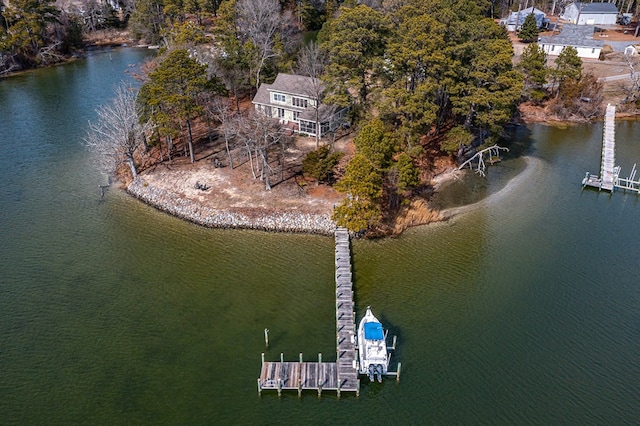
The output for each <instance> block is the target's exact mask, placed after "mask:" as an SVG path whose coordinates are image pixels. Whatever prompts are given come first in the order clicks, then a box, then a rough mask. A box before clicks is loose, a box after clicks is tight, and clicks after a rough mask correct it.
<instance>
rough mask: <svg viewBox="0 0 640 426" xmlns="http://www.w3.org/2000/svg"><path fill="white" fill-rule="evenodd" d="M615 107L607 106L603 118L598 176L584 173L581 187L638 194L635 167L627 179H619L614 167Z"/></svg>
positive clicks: (616, 167) (616, 168)
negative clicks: (620, 190) (619, 190)
mask: <svg viewBox="0 0 640 426" xmlns="http://www.w3.org/2000/svg"><path fill="white" fill-rule="evenodd" d="M615 120H616V107H615V105H611V104H609V105H607V111H606V114H605V117H604V130H603V134H602V154H601V162H600V176H598V175H593V174H591V173H589V172H587V173H586V175H585V177H584V179H582V187H583V188H584V187H587V186H590V187H592V188H598V190H605V191H610V192H613V191H614V190H615V189H622V190H625V191H632V192H636V193H640V181H638V180H636V165H635V164H634V165H633V168H632V169H631V174H630V175H629V177H627V178H621V177H620V170H621V167H620V166H616V165H615V164H616V149H615V148H616V144H615Z"/></svg>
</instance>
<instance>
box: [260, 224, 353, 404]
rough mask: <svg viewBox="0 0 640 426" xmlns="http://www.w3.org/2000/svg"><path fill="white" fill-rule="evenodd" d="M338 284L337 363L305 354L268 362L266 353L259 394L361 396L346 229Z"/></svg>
mask: <svg viewBox="0 0 640 426" xmlns="http://www.w3.org/2000/svg"><path fill="white" fill-rule="evenodd" d="M335 264H336V269H335V281H336V361H335V362H322V355H321V354H319V355H318V362H304V361H303V359H302V353H300V355H299V360H298V362H284V360H283V356H282V354H281V356H280V359H281V360H280V361H273V362H272V361H265V360H264V354H262V368H261V370H260V377H259V378H258V393H259V394H261V393H262V391H263V390H276V391H277V392H278V395H280V394H281V392H282V390H298V395H301V394H302V391H303V390H306V389H311V390H317V391H318V395H320V394H321V393H322V391H323V390H335V391H336V392H337V395H338V396H340V392H355V393H356V395H359V394H360V379H358V372H357V368H356V363H357V358H358V357H357V353H356V344H355V339H356V321H355V318H356V315H355V305H354V302H353V281H352V273H351V244H350V241H349V232H348V231H347V229H346V228H337V229H336V231H335Z"/></svg>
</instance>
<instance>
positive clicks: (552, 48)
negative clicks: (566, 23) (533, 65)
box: [551, 44, 556, 52]
mask: <svg viewBox="0 0 640 426" xmlns="http://www.w3.org/2000/svg"><path fill="white" fill-rule="evenodd" d="M554 50H556V45H555V44H554V45H553V46H551V51H552V52H553V51H554Z"/></svg>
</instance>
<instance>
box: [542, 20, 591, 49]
mask: <svg viewBox="0 0 640 426" xmlns="http://www.w3.org/2000/svg"><path fill="white" fill-rule="evenodd" d="M594 30H595V26H593V25H573V24H564V25H563V26H562V31H561V32H560V34H558V35H554V36H545V37H540V44H555V45H561V46H574V47H600V48H602V46H603V44H604V42H603V41H602V40H594V39H593V31H594Z"/></svg>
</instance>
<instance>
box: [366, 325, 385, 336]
mask: <svg viewBox="0 0 640 426" xmlns="http://www.w3.org/2000/svg"><path fill="white" fill-rule="evenodd" d="M364 338H365V339H367V340H382V339H384V332H383V331H382V324H380V323H379V322H365V323H364Z"/></svg>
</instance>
